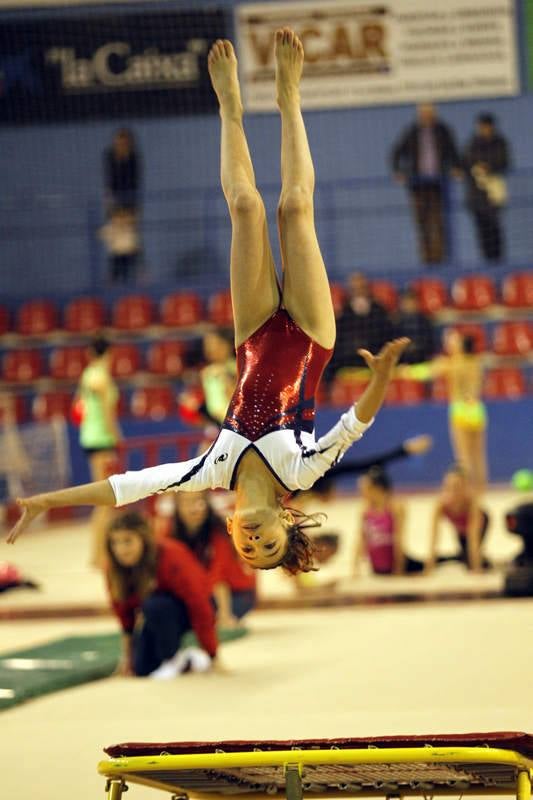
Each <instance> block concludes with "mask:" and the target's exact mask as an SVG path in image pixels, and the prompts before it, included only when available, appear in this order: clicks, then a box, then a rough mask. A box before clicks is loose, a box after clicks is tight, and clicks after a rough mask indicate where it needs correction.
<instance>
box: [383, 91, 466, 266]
mask: <svg viewBox="0 0 533 800" xmlns="http://www.w3.org/2000/svg"><path fill="white" fill-rule="evenodd" d="M392 169H393V172H394V175H395V178H396V180H397V181H398V182H399V183H403V184H405V185H406V186H407V189H408V191H409V193H410V195H411V199H412V204H413V210H414V215H415V220H416V225H417V229H418V240H419V250H420V258H421V260H422V261H423V262H424V263H425V264H439V263H440V262H442V261H444V260H445V259H446V255H447V253H446V249H447V248H446V189H447V186H446V184H447V180H448V176H449V174H450V172H451V173H453V174H454V175H455V176H456V177H460V175H461V173H460V159H459V153H458V150H457V147H456V144H455V138H454V134H453V132H452V130H451V129H450V128H449V127H448V125H446V124H445V123H444V122H442V121H441V120H439V119H438V117H437V113H436V109H435V106H433V105H431V104H430V103H424V104H423V105H419V106H418V107H417V120H416V122H414V123H413V124H412V125H411V126H410V127H409V128H408V129H407V130H406V131H405V132H404V133H403V134H402V136H401V137H400V139H399V140H398V142H397V143H396V144H395V146H394V148H393V151H392Z"/></svg>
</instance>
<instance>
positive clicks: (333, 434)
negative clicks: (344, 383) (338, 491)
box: [298, 406, 374, 489]
mask: <svg viewBox="0 0 533 800" xmlns="http://www.w3.org/2000/svg"><path fill="white" fill-rule="evenodd" d="M373 422H374V418H372V419H371V420H370V422H361V421H360V420H358V419H357V414H356V412H355V408H354V406H351V407H350V409H349V411H347V412H346V413H345V414H343V415H342V417H341V418H340V420H339V421H338V422H337V424H336V425H334V426H333V428H331V430H329V431H328V432H327V433H325V434H324V436H321V437H320V439H319V440H318V441H317V443H316V450H315V451H314V452H313V453H311V454H304V455H302V458H301V461H300V465H299V475H298V485H299V488H300V489H310V488H311V486H312V485H313V483H315V481H317V480H318V479H319V478H321V477H322V475H324V473H326V472H327V471H328V469H331V467H333V466H335V464H337V463H338V462H339V461H340V460H341V458H342V457H343V456H344V454H345V452H346V451H347V450H348V448H349V447H350V445H352V444H353V443H354V442H357V441H358V439H360V438H361V437H362V435H363V434H364V432H365V431H366V430H367V428H369V427H370V426H371V425H372V423H373Z"/></svg>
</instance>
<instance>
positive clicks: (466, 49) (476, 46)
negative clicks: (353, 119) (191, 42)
mask: <svg viewBox="0 0 533 800" xmlns="http://www.w3.org/2000/svg"><path fill="white" fill-rule="evenodd" d="M235 13H236V27H237V36H238V46H239V57H240V69H241V79H242V83H243V91H244V103H245V106H246V108H247V109H248V110H250V111H271V110H273V109H274V108H275V107H276V106H275V92H274V85H273V78H274V32H275V30H276V28H279V27H280V26H284V25H289V26H291V27H292V28H294V30H295V31H296V33H298V35H299V36H300V37H301V39H302V41H303V45H304V48H305V53H306V61H305V67H304V76H303V79H302V86H301V94H302V103H303V106H304V108H308V109H312V108H332V107H340V106H366V105H374V104H376V105H383V104H392V103H410V102H423V101H431V100H441V101H442V100H452V99H462V98H474V97H495V96H503V95H514V94H517V93H518V92H519V79H518V66H517V45H516V31H515V17H514V14H515V10H514V0H445V2H428V0H388V2H383V3H380V2H377V3H372V2H368V0H327V2H324V0H322V1H321V0H304V2H274V3H259V4H257V3H246V4H244V5H240V6H238V7H237V8H236V12H235Z"/></svg>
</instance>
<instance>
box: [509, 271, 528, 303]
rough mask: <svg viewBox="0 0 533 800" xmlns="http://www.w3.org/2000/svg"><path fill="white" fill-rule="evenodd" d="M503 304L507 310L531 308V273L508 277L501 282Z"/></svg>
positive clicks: (520, 273)
mask: <svg viewBox="0 0 533 800" xmlns="http://www.w3.org/2000/svg"><path fill="white" fill-rule="evenodd" d="M502 297H503V302H504V303H505V305H506V306H508V307H509V308H531V307H532V306H533V272H519V273H516V274H515V275H508V276H507V278H504V279H503V282H502Z"/></svg>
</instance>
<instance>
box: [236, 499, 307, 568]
mask: <svg viewBox="0 0 533 800" xmlns="http://www.w3.org/2000/svg"><path fill="white" fill-rule="evenodd" d="M293 523H294V518H293V516H292V514H291V513H290V511H287V510H286V509H284V508H270V507H268V506H265V507H249V508H246V509H238V510H236V511H235V514H234V515H233V518H232V519H228V520H227V526H228V533H229V535H230V536H231V537H232V539H233V544H234V545H235V549H236V550H237V552H238V554H239V555H240V557H241V558H242V559H243V561H245V562H246V563H247V564H249V566H250V567H252V568H253V569H268V568H269V567H275V566H276V565H277V564H279V562H280V561H281V560H282V558H283V557H284V555H285V553H286V552H287V545H288V539H287V531H288V529H289V527H290V526H291V525H292V524H293Z"/></svg>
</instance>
